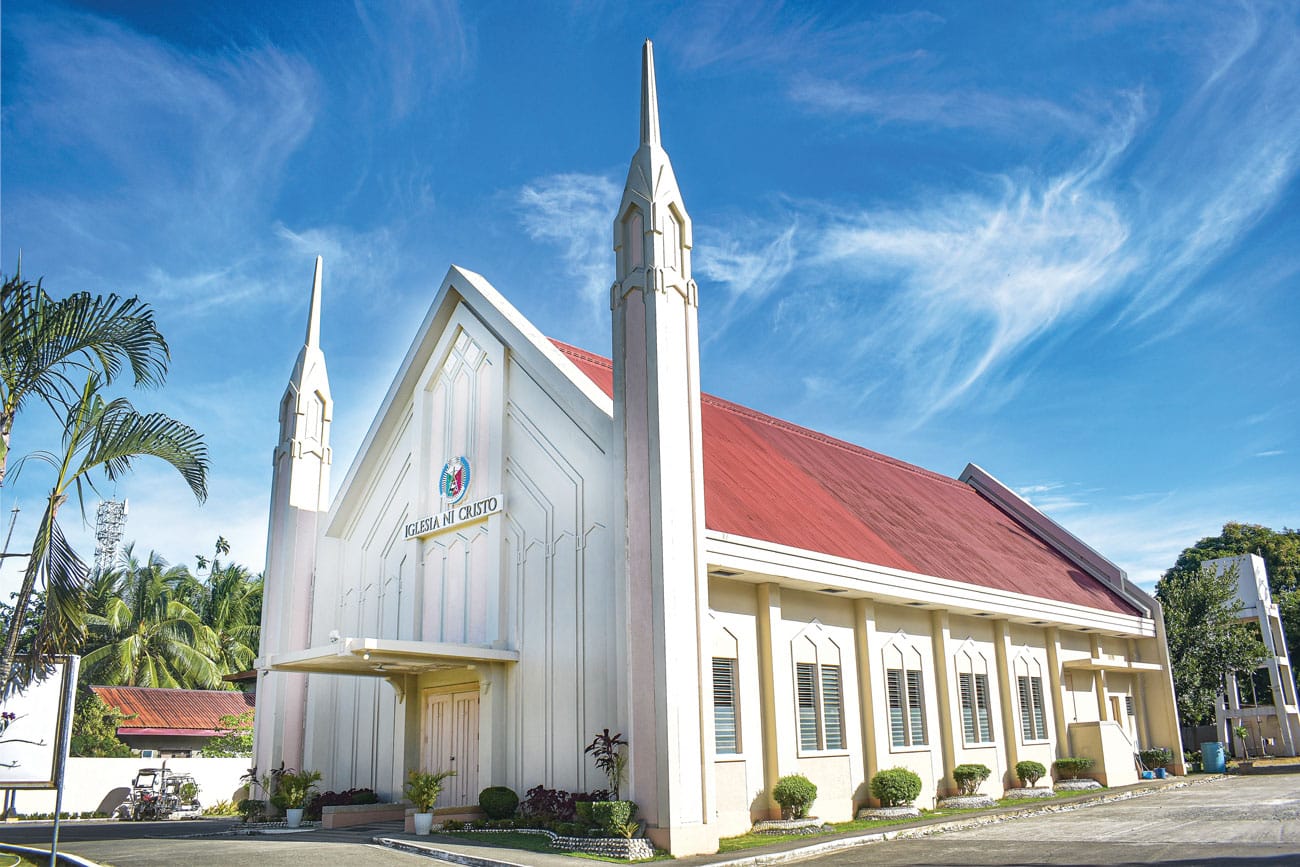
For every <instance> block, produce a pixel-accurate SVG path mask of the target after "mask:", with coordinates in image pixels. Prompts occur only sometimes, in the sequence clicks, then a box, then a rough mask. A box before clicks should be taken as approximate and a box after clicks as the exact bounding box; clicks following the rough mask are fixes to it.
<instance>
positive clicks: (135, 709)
mask: <svg viewBox="0 0 1300 867" xmlns="http://www.w3.org/2000/svg"><path fill="white" fill-rule="evenodd" d="M91 689H92V690H93V691H94V692H95V694H96V695H98V696H99V697H100V698H101V699H102V700H103V702H104V704H106V705H108V706H110V707H115V708H117V709H119V710H120V711H122V713H124V714H126V715H127V716H128V717H129V718H128V719H124V720H122V725H120V726H118V729H117V730H118V732H119V733H121V734H148V733H149V732H148V731H139V730H141V729H145V730H147V729H167V730H168V733H169V734H184V735H196V736H198V735H210V734H212V733H213V732H215V731H218V730H222V728H221V718H222V717H223V716H239V715H240V714H242V713H247V712H248V711H250V710H253V706H254V698H253V695H252V694H250V693H244V692H238V691H235V690H219V689H161V688H156V687H146V686H92V687H91Z"/></svg>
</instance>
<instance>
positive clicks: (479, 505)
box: [406, 494, 506, 539]
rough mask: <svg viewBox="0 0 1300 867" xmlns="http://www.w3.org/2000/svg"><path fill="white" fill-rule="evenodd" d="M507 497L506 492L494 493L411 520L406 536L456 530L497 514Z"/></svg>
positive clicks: (412, 536) (414, 536) (416, 536)
mask: <svg viewBox="0 0 1300 867" xmlns="http://www.w3.org/2000/svg"><path fill="white" fill-rule="evenodd" d="M505 499H506V498H505V495H504V494H493V495H492V496H490V497H484V498H483V499H481V500H474V501H473V502H469V503H462V504H461V505H459V506H452V507H451V508H449V509H443V510H442V511H441V512H439V513H438V514H436V515H428V516H426V517H424V518H420V519H419V520H416V521H409V522H408V523H407V524H406V538H408V539H416V538H419V537H420V536H432V535H433V534H434V533H444V532H446V531H448V530H455V529H458V528H460V527H464V526H466V525H467V524H473V523H476V522H478V521H482V520H484V519H485V518H487V517H488V516H489V515H495V514H496V513H497V512H499V511H501V508H502V504H503V503H505Z"/></svg>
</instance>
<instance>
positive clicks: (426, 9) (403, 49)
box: [354, 0, 475, 119]
mask: <svg viewBox="0 0 1300 867" xmlns="http://www.w3.org/2000/svg"><path fill="white" fill-rule="evenodd" d="M354 8H355V10H356V14H357V19H358V20H359V21H360V22H361V27H362V29H363V30H364V31H365V34H366V37H367V39H369V40H370V43H371V46H372V47H373V49H374V50H373V51H372V52H371V53H370V54H369V55H368V56H367V57H366V58H364V60H366V61H371V62H373V64H374V65H375V67H376V68H375V69H374V71H373V72H374V80H375V83H376V85H377V86H378V87H379V88H381V89H383V90H385V91H386V92H387V93H388V94H389V97H390V111H391V113H392V116H393V118H394V119H401V118H404V117H406V116H407V115H408V114H410V113H411V112H412V111H414V110H415V108H416V107H418V106H419V105H420V104H421V103H422V102H424V101H425V100H426V99H427V98H428V97H430V96H431V95H433V94H434V93H436V92H438V91H439V90H441V89H443V88H444V87H446V86H447V85H449V84H451V83H454V82H457V81H460V80H463V79H464V77H465V76H466V75H467V74H468V73H469V72H470V71H472V69H473V67H474V54H475V52H474V34H473V31H472V30H471V29H470V28H469V27H468V26H467V24H466V22H465V20H464V19H463V17H462V16H461V14H460V4H459V3H457V2H456V0H431V2H424V0H389V2H385V3H364V2H362V0H356V2H355V3H354Z"/></svg>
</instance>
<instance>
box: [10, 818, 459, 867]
mask: <svg viewBox="0 0 1300 867" xmlns="http://www.w3.org/2000/svg"><path fill="white" fill-rule="evenodd" d="M235 824H236V823H235V822H234V821H230V820H222V821H206V820H201V821H176V822H112V821H108V822H70V823H67V824H65V825H63V826H62V827H61V828H60V831H59V851H61V852H71V853H73V854H75V855H80V856H82V857H84V858H87V859H89V860H91V861H96V862H98V863H100V864H105V865H114V867H177V865H181V867H208V865H244V864H249V865H256V867H290V865H293V867H300V865H303V864H307V865H313V864H318V865H326V864H347V865H356V867H396V865H405V867H412V865H413V864H414V865H419V864H421V863H425V864H434V863H436V862H433V861H423V859H417V858H416V857H415V856H413V855H408V854H404V853H402V852H395V851H393V850H392V849H385V848H384V847H382V846H375V845H371V844H369V843H363V842H360V841H362V840H367V839H369V837H370V835H371V831H369V830H368V829H355V831H353V830H352V829H349V831H348V832H331V831H313V832H309V833H304V834H266V835H257V836H238V837H232V836H227V835H226V834H225V832H227V831H229V830H230V829H231V828H232V827H234V826H235ZM397 828H400V823H397V824H395V825H389V826H384V827H383V828H382V829H379V828H378V827H376V829H375V830H376V831H379V830H382V831H386V832H388V833H391V832H392V831H393V830H395V829H397ZM198 835H221V836H198ZM0 840H3V841H4V842H6V843H17V844H19V845H22V846H33V847H37V848H41V849H48V848H49V845H50V824H49V823H48V822H46V823H23V824H21V825H0Z"/></svg>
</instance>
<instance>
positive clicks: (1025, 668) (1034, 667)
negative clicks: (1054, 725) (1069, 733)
mask: <svg viewBox="0 0 1300 867" xmlns="http://www.w3.org/2000/svg"><path fill="white" fill-rule="evenodd" d="M1012 668H1013V670H1014V671H1015V676H1016V700H1017V708H1018V711H1019V718H1020V740H1021V742H1022V743H1026V744H1029V743H1037V742H1042V741H1045V740H1047V703H1046V701H1045V699H1044V697H1043V695H1044V694H1043V665H1042V663H1041V662H1039V661H1038V658H1037V657H1036V656H1034V654H1033V652H1032V651H1031V650H1030V649H1029V646H1028V645H1026V646H1025V647H1023V648H1021V650H1020V653H1018V654H1016V658H1015V662H1014V664H1013V666H1012Z"/></svg>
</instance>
